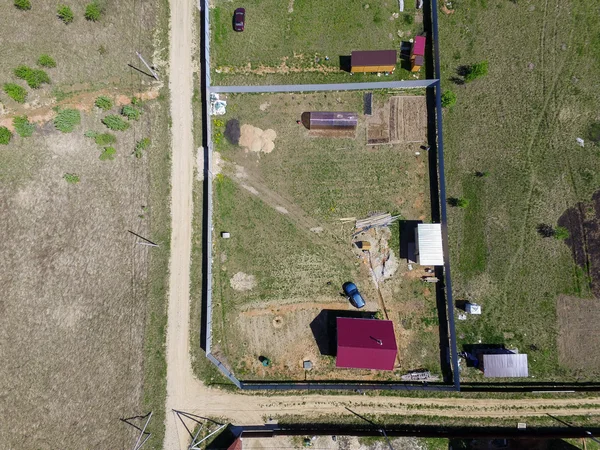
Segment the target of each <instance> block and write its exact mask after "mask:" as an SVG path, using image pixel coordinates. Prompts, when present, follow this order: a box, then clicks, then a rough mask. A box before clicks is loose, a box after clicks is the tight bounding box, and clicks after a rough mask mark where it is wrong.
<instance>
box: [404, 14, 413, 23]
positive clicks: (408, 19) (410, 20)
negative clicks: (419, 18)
mask: <svg viewBox="0 0 600 450" xmlns="http://www.w3.org/2000/svg"><path fill="white" fill-rule="evenodd" d="M414 21H415V18H414V17H413V15H412V14H404V23H405V24H406V25H412V24H413V22H414Z"/></svg>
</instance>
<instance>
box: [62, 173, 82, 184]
mask: <svg viewBox="0 0 600 450" xmlns="http://www.w3.org/2000/svg"><path fill="white" fill-rule="evenodd" d="M63 178H64V179H65V180H66V181H67V183H69V184H75V183H79V175H77V174H74V173H65V174H64V175H63Z"/></svg>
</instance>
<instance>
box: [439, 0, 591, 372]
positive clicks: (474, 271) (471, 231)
mask: <svg viewBox="0 0 600 450" xmlns="http://www.w3.org/2000/svg"><path fill="white" fill-rule="evenodd" d="M452 4H453V7H454V8H455V13H454V14H453V15H449V16H446V15H444V14H440V45H441V55H442V62H441V64H442V75H443V76H442V83H443V87H444V89H451V90H453V91H454V92H456V94H457V96H458V102H457V104H456V106H454V107H453V108H451V109H450V110H448V111H446V112H445V113H444V132H445V152H446V165H447V166H446V170H447V184H448V196H449V197H465V198H467V199H468V200H469V201H470V204H469V207H468V208H466V209H461V208H450V211H449V218H448V220H449V226H450V231H449V234H450V247H451V255H450V256H451V260H452V264H453V269H454V270H453V287H454V297H455V299H458V300H460V299H472V300H474V301H476V302H478V303H480V304H481V305H482V306H483V315H482V316H480V317H469V320H467V321H466V322H458V324H457V336H458V341H459V346H462V345H463V344H472V343H477V342H479V341H480V340H481V342H482V343H505V344H506V345H507V346H508V347H517V348H518V349H519V350H520V351H521V352H527V353H529V356H530V357H529V366H530V375H531V376H535V378H536V379H556V378H569V375H570V372H569V368H567V367H561V365H560V363H559V361H558V356H557V351H556V339H557V334H558V328H557V322H556V306H555V302H556V297H557V295H558V294H561V293H572V294H576V295H580V296H589V295H590V294H589V290H588V289H586V288H585V287H584V288H583V289H581V288H580V287H578V286H579V285H580V283H579V281H580V280H579V278H580V275H579V274H580V273H581V272H580V271H577V270H575V267H574V262H573V259H572V257H571V252H570V250H569V248H568V247H567V246H566V245H565V244H564V243H563V242H561V241H558V240H554V239H542V238H541V237H540V236H539V235H538V234H537V232H536V226H537V225H538V224H540V223H548V224H551V225H556V223H557V220H558V218H559V217H560V216H561V214H562V213H563V212H564V211H565V210H566V209H567V208H568V207H571V206H574V205H575V203H576V202H577V201H581V200H588V199H589V198H590V196H591V194H592V193H593V192H594V191H596V190H597V189H598V188H599V187H600V157H599V151H598V150H599V149H598V148H597V147H594V146H593V145H592V144H591V143H590V142H589V141H588V142H587V143H586V146H585V148H581V147H579V146H577V144H576V142H575V138H576V137H584V138H586V130H587V129H588V127H589V125H590V124H591V123H592V122H593V121H595V120H597V119H598V109H597V105H598V101H599V100H600V91H599V90H598V88H597V74H598V72H599V69H600V20H599V16H598V14H597V11H592V10H591V9H590V8H589V7H588V6H587V5H585V4H581V3H579V2H575V1H550V2H543V1H531V2H510V1H502V2H488V1H485V0H477V1H476V0H458V1H453V2H452ZM482 60H488V61H489V74H488V75H487V76H486V77H484V78H482V79H479V80H476V81H473V82H471V83H468V84H464V85H460V84H459V85H457V84H455V82H454V81H453V78H460V77H458V75H457V73H456V70H457V68H458V67H459V66H462V65H469V64H472V63H475V62H478V61H482ZM477 171H487V172H489V175H488V176H487V177H481V178H478V177H476V176H475V172H477ZM471 375H472V376H475V377H479V376H480V375H475V374H474V373H470V374H466V376H467V377H469V376H471ZM591 375H592V374H590V376H591Z"/></svg>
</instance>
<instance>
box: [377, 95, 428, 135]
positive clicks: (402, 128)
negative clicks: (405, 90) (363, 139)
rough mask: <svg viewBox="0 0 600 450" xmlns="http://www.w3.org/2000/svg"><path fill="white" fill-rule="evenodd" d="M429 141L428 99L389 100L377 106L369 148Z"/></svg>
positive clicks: (395, 98)
mask: <svg viewBox="0 0 600 450" xmlns="http://www.w3.org/2000/svg"><path fill="white" fill-rule="evenodd" d="M426 138H427V104H426V101H425V97H424V96H412V97H399V96H394V97H391V98H389V100H387V101H386V102H385V103H383V104H380V105H376V106H375V111H374V112H373V116H371V117H368V118H367V143H368V144H369V145H379V144H390V143H392V144H399V143H411V142H412V143H423V142H425V140H426Z"/></svg>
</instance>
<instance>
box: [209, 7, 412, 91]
mask: <svg viewBox="0 0 600 450" xmlns="http://www.w3.org/2000/svg"><path fill="white" fill-rule="evenodd" d="M237 6H239V5H235V4H233V3H230V2H228V1H224V0H217V1H216V2H215V6H214V8H212V9H211V17H210V20H211V23H212V29H211V31H212V58H213V64H212V67H213V68H214V73H213V77H214V79H213V82H216V83H223V84H229V83H235V84H238V83H240V84H246V83H249V82H251V80H253V81H254V82H256V83H260V84H263V83H265V82H267V83H276V82H277V81H276V80H281V81H279V82H282V83H290V82H291V80H292V79H293V80H294V82H305V81H308V82H327V81H329V82H333V81H338V82H343V81H348V82H349V81H359V79H360V80H361V81H362V80H369V79H371V80H372V79H377V76H376V75H355V76H350V74H348V73H345V72H341V71H340V70H339V68H340V57H345V56H349V55H350V53H351V51H352V50H387V49H396V50H399V49H400V43H401V42H402V41H403V40H404V41H408V39H410V38H411V37H413V36H414V35H415V34H418V33H421V32H422V31H423V24H422V13H421V12H418V11H416V10H415V6H414V4H412V3H410V4H407V5H406V8H405V11H404V13H400V12H399V10H398V3H397V2H395V1H393V0H376V1H366V0H360V1H359V0H351V1H347V2H343V1H341V0H334V1H329V2H319V1H315V0H290V1H289V2H281V1H276V0H251V1H250V2H248V3H246V4H244V7H245V8H246V28H245V31H244V32H242V33H236V32H234V31H233V29H232V17H233V11H234V10H235V8H236V7H237ZM326 57H328V58H329V59H328V60H326ZM422 72H423V73H424V71H422ZM307 73H310V75H307ZM408 76H409V73H408V72H407V71H406V70H404V69H403V68H402V66H401V64H400V61H399V64H398V70H396V72H395V74H394V75H393V78H396V79H397V78H408ZM247 77H250V79H245V78H247ZM389 78H392V77H389Z"/></svg>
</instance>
